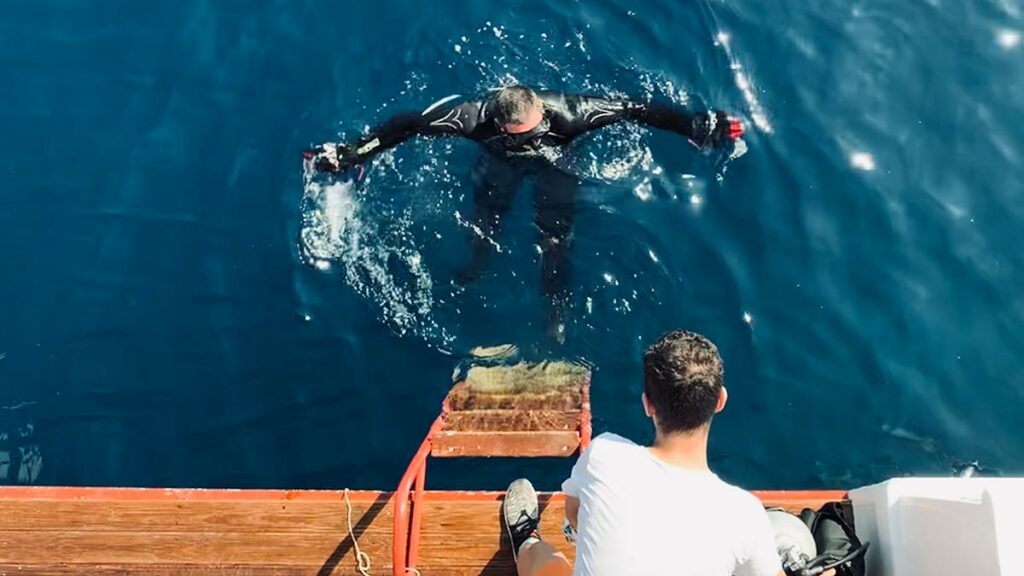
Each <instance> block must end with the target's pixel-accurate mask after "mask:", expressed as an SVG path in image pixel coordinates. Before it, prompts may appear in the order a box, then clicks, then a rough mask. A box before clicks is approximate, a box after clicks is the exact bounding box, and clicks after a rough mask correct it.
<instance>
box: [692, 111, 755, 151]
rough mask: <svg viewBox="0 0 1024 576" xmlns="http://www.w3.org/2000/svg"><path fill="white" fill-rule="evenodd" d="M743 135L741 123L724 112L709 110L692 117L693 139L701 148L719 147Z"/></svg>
mask: <svg viewBox="0 0 1024 576" xmlns="http://www.w3.org/2000/svg"><path fill="white" fill-rule="evenodd" d="M740 136H743V124H742V123H741V122H740V121H739V120H738V119H736V118H734V117H732V116H729V115H728V114H726V113H725V112H721V111H711V112H707V113H703V114H697V115H695V116H694V117H693V141H694V142H696V143H697V145H698V146H700V147H701V148H703V149H709V148H720V147H722V146H725V145H726V144H729V143H730V142H733V141H734V140H739V138H740Z"/></svg>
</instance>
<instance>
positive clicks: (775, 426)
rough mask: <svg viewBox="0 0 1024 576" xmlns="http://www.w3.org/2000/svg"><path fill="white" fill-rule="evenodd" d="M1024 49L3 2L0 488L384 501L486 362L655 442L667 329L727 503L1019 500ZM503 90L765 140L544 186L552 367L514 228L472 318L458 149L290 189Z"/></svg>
mask: <svg viewBox="0 0 1024 576" xmlns="http://www.w3.org/2000/svg"><path fill="white" fill-rule="evenodd" d="M1022 12H1024V7H1022V5H1021V3H1020V2H1019V1H1017V0H970V1H967V2H939V1H937V0H936V1H920V0H909V1H904V2H884V1H880V0H866V1H858V2H845V1H811V2H808V1H804V0H800V1H797V0H781V1H776V2H752V1H734V0H730V1H728V2H724V1H708V0H699V1H692V2H691V1H686V2H681V1H672V0H644V1H638V2H633V3H628V2H620V1H616V0H580V1H575V2H569V1H565V2H559V1H552V0H543V1H541V0H524V1H513V2H459V3H455V2H414V1H412V0H389V1H383V2H368V3H353V2H337V1H330V2H329V1H305V2H285V1H266V2H251V1H246V2H242V1H232V0H223V1H212V0H210V1H199V0H190V1H173V2H172V1H166V0H157V1H151V2H128V1H121V0H110V1H105V2H82V1H57V0H48V1H43V2H27V1H24V0H12V1H9V2H7V3H5V4H4V10H3V15H2V16H0V134H2V138H0V250H2V254H0V471H3V472H5V475H6V476H7V477H6V478H4V477H3V476H4V475H0V482H3V481H7V482H11V481H16V480H17V479H16V478H14V477H13V476H14V472H12V471H13V470H14V469H15V468H17V469H18V470H20V471H21V472H22V481H29V480H32V481H34V482H36V483H44V484H73V485H86V484H90V485H145V486H211V487H281V488H284V487H308V488H313V487H344V486H348V487H358V488H371V487H372V488H388V487H391V486H393V485H394V484H395V482H396V481H397V479H398V477H399V476H400V474H401V472H402V470H403V469H404V467H405V465H406V463H407V460H408V457H409V456H410V454H411V453H412V452H413V450H414V449H415V447H416V445H417V444H418V443H419V441H420V440H421V438H422V435H423V433H424V431H425V430H426V428H427V426H428V424H429V423H430V421H431V420H432V419H433V418H434V416H435V415H436V413H437V409H438V405H439V402H440V400H441V398H442V396H443V395H444V393H445V392H446V390H447V388H448V385H449V382H450V377H451V372H452V369H453V367H454V366H455V365H456V364H457V363H458V362H459V361H460V359H461V358H462V357H463V356H464V355H465V354H466V352H467V351H468V350H469V349H470V348H472V347H473V346H476V345H490V344H499V343H504V342H511V343H515V344H517V345H519V347H520V348H521V349H522V350H523V354H524V355H526V356H528V357H542V356H547V355H558V356H562V357H567V358H571V359H575V360H582V361H586V362H588V363H590V364H592V366H593V368H594V390H593V396H594V410H595V412H596V426H597V428H598V430H614V431H618V432H620V433H623V434H626V435H628V436H632V437H633V438H636V439H638V440H644V439H647V438H649V436H650V430H649V428H648V424H647V422H646V420H645V418H644V416H643V412H642V410H641V408H640V406H639V395H640V391H641V372H640V368H641V365H640V354H641V352H642V350H643V348H644V346H645V345H646V344H648V343H650V342H652V341H653V340H654V339H655V338H657V337H658V336H659V335H660V334H661V333H663V332H665V331H667V330H670V329H676V328H687V329H691V330H696V331H699V332H702V333H704V334H706V335H708V336H709V337H711V338H712V339H713V340H714V341H715V342H717V343H718V345H719V346H720V348H721V351H722V353H723V356H724V358H725V362H726V371H727V374H726V382H727V385H728V386H729V389H730V391H731V396H730V398H731V399H730V403H729V406H728V407H727V409H726V412H724V413H723V414H722V415H721V416H720V418H719V419H718V420H717V421H716V423H715V426H714V431H713V436H712V446H711V451H712V459H713V466H714V467H715V468H716V469H717V470H718V471H719V472H720V473H721V474H722V475H723V476H724V477H726V478H728V479H730V480H733V481H735V482H739V483H741V484H742V485H744V486H747V487H763V488H779V487H788V488H797V487H824V486H829V487H850V486H855V485H859V484H864V483H869V482H873V481H878V480H882V479H885V478H887V477H890V476H898V475H908V474H939V475H944V474H947V473H948V470H949V465H950V463H951V462H953V461H954V460H958V459H963V460H966V459H978V460H980V461H981V462H982V464H984V465H987V466H990V467H994V468H998V469H1001V470H1002V471H1003V473H1006V474H1008V473H1020V472H1022V470H1024V464H1022V463H1024V440H1022V438H1024V418H1021V416H1020V414H1021V412H1022V409H1024V363H1022V361H1021V358H1022V357H1024V290H1022V286H1024V234H1022V233H1021V232H1022V230H1024V158H1022V156H1021V155H1022V143H1024V136H1022V133H1021V128H1022V127H1024V46H1022V45H1021V34H1022V33H1024V16H1022ZM513 81H517V82H522V83H528V84H532V85H537V86H542V87H547V88H553V89H563V90H569V91H587V92H599V93H612V94H620V95H630V96H633V97H636V98H640V99H647V98H662V99H664V98H669V99H672V100H674V101H676V102H679V103H684V102H685V103H689V104H690V105H692V106H695V107H705V106H713V107H716V108H724V109H727V110H731V111H734V112H735V113H737V114H738V115H740V116H741V117H743V118H744V120H745V121H746V122H747V124H748V127H749V131H748V134H747V136H746V139H745V140H746V144H747V147H748V151H747V153H746V154H745V155H744V156H742V157H740V158H738V159H736V160H734V161H732V162H730V163H726V164H724V165H722V164H721V163H719V162H716V159H715V158H709V157H707V156H704V155H702V154H700V153H698V152H697V151H695V150H694V149H692V148H691V147H689V146H688V145H687V144H686V143H685V142H684V141H683V140H682V139H681V138H680V137H677V136H675V135H672V134H665V133H653V132H650V131H648V130H645V129H640V128H636V127H629V126H620V127H615V128H611V129H608V130H606V131H604V132H602V133H600V134H596V135H594V137H592V138H589V139H587V140H585V141H582V142H580V143H579V144H577V145H575V146H574V147H573V148H572V149H571V150H569V151H567V153H566V155H565V156H564V157H563V158H561V159H560V160H559V161H560V162H563V163H565V165H567V166H568V167H569V168H570V169H572V170H574V171H576V172H577V173H578V174H580V175H582V176H583V177H584V178H585V179H586V180H587V184H586V186H585V187H584V191H583V197H582V199H581V201H580V204H579V206H578V212H577V218H576V232H575V233H576V244H575V246H574V248H573V252H572V259H573V263H574V269H575V273H574V276H573V278H572V282H571V286H572V289H573V292H574V294H575V301H576V307H575V309H574V312H573V316H572V320H571V322H570V323H569V327H568V328H569V337H568V341H567V343H566V344H565V346H564V347H562V348H560V349H557V350H555V351H551V350H549V349H548V348H547V347H546V346H547V344H546V343H545V340H544V329H545V317H544V313H543V306H542V304H541V300H540V297H539V295H538V268H539V263H538V256H537V252H536V249H535V247H534V244H533V243H534V240H535V238H534V231H533V229H532V213H531V210H530V207H529V193H528V192H522V193H521V194H520V197H519V200H520V201H519V202H518V204H517V205H516V207H515V209H514V210H513V212H512V214H511V215H510V216H509V218H508V221H507V223H506V229H505V232H504V233H503V235H502V236H501V237H500V238H499V239H498V241H499V243H500V244H501V246H502V252H501V253H500V254H498V255H497V256H496V257H495V258H494V259H493V261H492V266H491V269H490V270H491V273H490V274H488V275H487V276H486V277H485V278H483V279H482V280H481V281H479V282H477V283H474V284H469V285H467V286H464V287H462V286H457V285H455V284H453V282H452V279H453V277H454V271H455V270H456V269H457V268H458V267H459V266H460V265H461V264H462V263H463V262H464V261H465V258H466V257H467V251H468V248H467V246H466V242H465V239H466V235H467V230H466V218H467V214H468V213H469V210H470V204H471V202H470V196H471V194H470V184H469V179H468V176H469V171H470V167H471V164H472V161H473V159H474V157H475V154H476V148H475V145H474V144H472V143H470V142H464V141H456V140H435V141H426V140H422V139H421V140H416V141H413V142H409V143H407V144H406V145H404V146H402V147H401V148H399V149H397V150H396V151H394V152H393V153H390V154H388V155H387V156H385V157H384V158H382V159H380V160H379V161H377V162H375V163H374V165H373V166H372V169H371V170H370V173H369V176H368V178H367V181H366V184H365V186H363V187H361V188H360V189H358V190H349V189H345V188H343V187H332V188H330V189H327V188H321V189H312V188H310V187H304V184H303V175H302V170H301V165H300V155H299V153H300V152H301V150H302V149H303V148H305V147H306V146H307V145H309V144H311V143H314V142H320V141H323V140H336V139H339V138H343V137H348V138H351V137H354V136H355V135H357V134H358V133H359V132H361V131H362V130H363V129H364V127H365V126H367V125H369V124H372V123H374V122H375V121H378V120H381V119H383V118H385V117H386V116H387V115H388V114H390V113H393V112H396V111H399V110H406V109H420V108H422V107H424V106H426V105H427V104H429V103H431V102H433V101H434V100H436V99H438V98H440V97H442V96H445V95H448V94H451V93H461V94H474V93H478V92H482V91H484V90H487V89H488V88H491V87H494V86H497V85H500V84H506V83H510V82H513ZM303 254H305V255H306V256H305V257H303ZM317 264H319V267H318V266H317ZM4 458H6V459H7V462H6V468H4V466H5V462H4V461H3V459H4ZM11 462H14V466H12V464H11ZM567 467H568V463H565V462H545V463H536V465H534V464H526V465H523V464H518V463H508V462H494V463H491V464H488V463H481V462H472V463H462V464H447V465H440V466H437V467H435V468H432V470H433V471H432V472H431V477H430V479H429V483H430V485H433V486H435V487H453V486H461V487H491V488H494V487H502V486H504V485H505V484H506V482H507V481H508V480H509V477H510V476H511V475H512V474H519V473H526V474H530V475H532V476H533V477H534V478H535V479H536V480H537V482H538V484H540V485H542V486H544V487H546V488H553V487H555V486H557V482H558V481H560V479H561V477H562V476H563V475H564V474H565V473H566V472H567V470H568V468H567ZM29 472H31V474H29ZM30 476H31V477H30Z"/></svg>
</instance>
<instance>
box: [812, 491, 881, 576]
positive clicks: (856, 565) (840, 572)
mask: <svg viewBox="0 0 1024 576" xmlns="http://www.w3.org/2000/svg"><path fill="white" fill-rule="evenodd" d="M800 519H801V520H803V521H804V524H806V525H807V527H808V528H810V530H811V534H812V535H813V536H814V544H815V546H817V548H818V556H817V557H816V558H814V559H813V560H811V561H810V562H809V563H808V565H807V566H808V568H812V567H820V566H830V567H831V565H835V566H834V567H835V569H836V576H864V555H865V553H866V552H867V548H868V546H869V545H870V542H865V543H863V544H862V543H861V541H860V538H857V535H856V534H855V533H854V532H853V526H851V525H850V522H849V521H847V519H846V517H845V516H844V513H843V509H842V506H840V504H839V503H838V502H829V503H827V504H825V505H824V506H822V507H821V509H820V510H818V511H817V512H815V511H814V510H811V509H810V508H805V509H804V510H803V511H802V512H800ZM837 562H838V564H837Z"/></svg>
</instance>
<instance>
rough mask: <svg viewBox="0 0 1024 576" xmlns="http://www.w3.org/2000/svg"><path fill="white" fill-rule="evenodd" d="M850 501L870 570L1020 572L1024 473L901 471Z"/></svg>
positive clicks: (874, 573)
mask: <svg viewBox="0 0 1024 576" xmlns="http://www.w3.org/2000/svg"><path fill="white" fill-rule="evenodd" d="M850 501H851V502H852V503H853V513H854V518H855V523H856V529H857V535H858V536H859V537H860V538H861V539H862V540H870V541H871V548H870V549H869V550H868V555H867V576H936V575H941V576H946V575H948V576H967V575H970V576H1024V478H969V479H961V478H898V479H894V480H889V481H886V482H882V483H881V484H874V485H872V486H865V487H863V488H857V489H855V490H851V491H850Z"/></svg>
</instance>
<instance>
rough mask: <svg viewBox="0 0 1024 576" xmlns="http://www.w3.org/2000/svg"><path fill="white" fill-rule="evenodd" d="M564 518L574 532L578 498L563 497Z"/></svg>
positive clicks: (578, 503) (578, 513) (577, 514)
mask: <svg viewBox="0 0 1024 576" xmlns="http://www.w3.org/2000/svg"><path fill="white" fill-rule="evenodd" d="M565 517H566V518H567V519H568V520H569V525H570V526H572V529H573V530H576V524H577V522H579V519H580V499H579V498H575V497H573V496H566V497H565ZM783 576H785V575H783Z"/></svg>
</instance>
